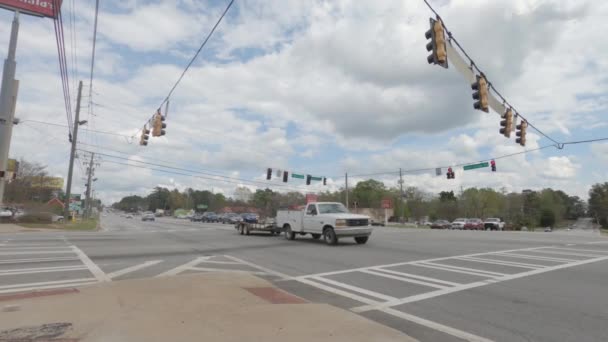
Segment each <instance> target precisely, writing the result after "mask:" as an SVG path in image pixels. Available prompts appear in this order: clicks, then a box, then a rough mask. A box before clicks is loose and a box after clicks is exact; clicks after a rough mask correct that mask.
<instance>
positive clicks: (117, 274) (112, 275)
mask: <svg viewBox="0 0 608 342" xmlns="http://www.w3.org/2000/svg"><path fill="white" fill-rule="evenodd" d="M161 262H163V261H162V260H150V261H146V262H144V263H142V264H139V265H135V266H131V267H127V268H123V269H122V270H118V271H114V272H112V273H108V278H110V279H114V278H118V277H120V276H123V275H125V274H127V273H131V272H135V271H139V270H141V269H143V268H146V267H149V266H154V265H156V264H160V263H161Z"/></svg>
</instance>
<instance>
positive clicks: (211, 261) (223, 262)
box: [203, 260, 239, 265]
mask: <svg viewBox="0 0 608 342" xmlns="http://www.w3.org/2000/svg"><path fill="white" fill-rule="evenodd" d="M203 263H205V264H222V265H238V264H239V263H238V262H236V261H216V260H205V261H203Z"/></svg>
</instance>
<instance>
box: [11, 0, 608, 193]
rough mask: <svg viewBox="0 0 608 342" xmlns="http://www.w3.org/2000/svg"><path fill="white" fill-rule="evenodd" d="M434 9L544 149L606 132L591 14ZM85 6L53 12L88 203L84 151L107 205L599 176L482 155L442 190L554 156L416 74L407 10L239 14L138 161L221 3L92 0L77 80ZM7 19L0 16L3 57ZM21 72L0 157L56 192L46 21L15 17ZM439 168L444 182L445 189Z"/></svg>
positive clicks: (420, 60)
mask: <svg viewBox="0 0 608 342" xmlns="http://www.w3.org/2000/svg"><path fill="white" fill-rule="evenodd" d="M429 2H430V3H431V5H433V7H434V8H435V9H436V10H437V11H438V13H440V15H441V17H442V19H443V21H444V22H445V24H446V26H447V27H448V28H449V30H450V31H451V33H452V34H453V36H454V37H455V38H456V39H457V40H458V42H459V43H460V45H461V46H462V47H463V48H464V49H465V50H466V52H467V54H468V55H469V56H470V57H471V58H472V59H473V60H474V61H475V64H476V65H477V66H478V67H479V68H480V69H482V70H483V72H484V74H485V75H486V76H487V78H488V80H489V81H490V82H491V83H492V84H493V85H494V86H495V87H496V88H497V89H498V90H499V91H500V92H501V93H502V94H503V95H504V96H505V98H507V100H508V102H509V103H511V104H512V105H513V106H514V107H515V108H516V109H517V111H518V112H519V113H521V114H522V115H523V116H524V117H525V118H527V120H529V122H531V123H532V124H534V125H535V126H536V127H538V128H540V129H541V130H542V131H543V132H544V133H546V134H547V135H549V136H550V137H552V138H553V139H555V140H557V141H559V142H566V141H573V140H584V139H592V138H600V137H606V136H608V133H607V132H606V128H607V127H608V115H607V114H608V40H607V39H605V35H604V33H605V32H608V21H606V20H604V19H605V18H606V17H608V3H607V2H606V1H602V0H586V1H580V0H576V1H566V0H546V1H536V0H500V1H499V0H486V1H484V0H429ZM94 3H95V2H94V0H64V2H63V7H62V11H63V19H64V30H65V44H66V54H67V60H68V69H69V72H70V75H69V78H70V80H69V82H70V96H71V100H72V108H73V109H74V108H75V107H76V104H75V103H76V94H77V87H78V81H79V80H82V81H83V84H84V87H83V89H84V90H83V97H82V111H81V119H82V120H87V121H88V123H87V124H86V125H84V126H81V130H80V132H79V137H78V141H79V146H78V148H79V152H78V157H79V158H78V160H77V165H76V166H75V178H74V190H73V193H82V192H84V183H85V180H84V177H85V174H84V171H85V170H86V163H87V162H88V158H89V154H88V152H86V151H92V152H96V153H97V154H96V158H95V168H96V172H95V177H96V178H97V181H96V182H95V183H94V189H95V196H96V197H98V198H101V199H102V200H103V201H104V202H105V203H108V204H109V203H112V202H114V201H118V200H120V198H121V197H123V196H127V195H133V194H138V195H147V194H148V193H150V192H151V191H152V189H153V188H154V187H156V186H164V187H168V188H171V189H173V188H177V189H179V190H183V189H185V188H188V187H191V188H194V189H201V190H205V189H206V190H212V191H214V192H221V193H224V194H225V195H226V196H232V195H233V193H234V190H235V188H236V187H237V186H241V185H242V186H247V187H249V188H250V189H252V190H255V189H258V188H265V187H270V188H272V189H275V190H280V191H301V192H314V191H324V190H336V189H338V188H340V187H343V186H344V182H345V177H344V175H345V173H348V174H349V185H350V186H354V184H356V182H358V181H361V180H365V179H368V178H370V177H372V178H374V179H377V180H380V181H383V182H384V183H385V184H386V186H387V187H396V186H398V180H399V169H400V168H401V169H402V170H403V180H404V186H406V187H407V186H415V187H418V188H419V189H421V190H423V191H425V192H428V193H438V192H440V191H444V190H447V191H450V190H453V191H455V192H458V191H460V190H461V189H463V188H467V187H472V186H475V187H489V188H493V189H495V190H504V191H521V190H522V189H533V190H540V189H543V188H546V187H552V188H555V189H561V190H564V191H566V192H567V193H569V194H572V195H577V196H580V197H582V198H587V193H588V191H589V188H590V186H591V185H592V184H594V183H598V182H605V181H606V180H607V179H608V171H607V170H608V143H606V142H598V143H592V144H580V145H568V146H566V147H565V148H563V149H561V150H560V149H557V148H554V147H550V148H545V149H542V150H538V151H532V152H530V153H526V154H519V155H515V156H512V157H508V158H502V159H497V160H496V163H497V172H491V171H490V170H489V169H488V168H484V169H480V170H474V171H463V169H462V167H455V168H454V171H455V173H456V178H455V179H450V180H448V179H446V176H445V167H447V166H450V165H460V164H463V163H474V162H477V161H480V160H488V159H490V158H493V157H499V156H503V155H507V154H512V153H517V152H522V151H525V150H534V149H537V148H539V147H543V146H547V145H551V144H552V142H551V141H550V140H548V139H547V138H545V137H543V136H541V135H540V134H538V133H537V132H534V131H533V130H529V131H528V136H527V144H526V146H525V147H522V146H520V145H518V144H517V143H516V142H515V137H514V134H512V136H511V138H510V139H507V138H505V137H503V136H502V135H500V134H499V133H498V130H499V128H500V125H499V122H500V120H501V119H500V114H502V113H495V112H493V111H490V113H484V112H481V111H478V110H475V109H473V102H474V101H473V99H472V98H471V94H472V90H471V87H470V84H469V83H468V81H467V80H465V79H464V78H463V77H462V76H461V75H460V74H459V73H458V72H457V71H456V70H455V69H454V68H453V67H452V68H448V69H444V68H441V67H439V66H436V65H430V64H428V62H427V59H426V57H427V55H428V52H427V51H426V48H425V46H426V44H427V40H426V39H425V32H426V31H427V30H428V28H429V18H430V17H431V16H433V13H432V12H431V11H430V10H429V9H428V8H427V7H426V5H425V4H424V2H423V1H422V0H382V1H358V0H332V1H321V0H272V1H269V0H236V1H235V2H234V5H233V6H232V8H231V9H230V11H229V12H228V14H227V15H226V17H225V18H224V20H223V21H222V23H221V24H220V25H219V27H218V29H217V31H216V32H215V34H214V35H213V36H212V37H211V39H210V40H209V42H208V44H207V45H206V46H205V48H204V49H203V50H202V52H201V54H200V55H199V57H198V59H197V60H196V61H195V62H194V64H193V65H192V67H191V68H190V69H189V70H188V72H187V73H186V74H185V76H184V78H183V80H182V81H181V83H179V85H178V86H177V88H176V89H175V91H174V93H173V94H172V96H171V98H170V105H169V108H168V112H167V113H166V114H167V119H166V124H167V128H166V132H167V133H166V135H165V136H163V137H160V138H152V137H151V138H150V141H149V144H148V146H145V147H142V146H139V134H140V133H139V132H140V131H141V129H142V126H143V125H144V123H145V122H146V121H147V120H148V119H149V118H150V117H151V116H152V115H153V114H154V112H155V111H156V109H157V108H158V107H159V105H160V104H161V103H162V102H163V100H164V99H165V97H166V96H167V94H168V93H169V90H170V89H171V87H172V86H173V84H174V83H175V82H176V80H177V79H178V77H179V76H180V74H181V73H182V71H183V70H184V68H185V66H186V65H187V64H188V62H189V61H190V59H191V58H192V56H193V55H194V53H195V52H196V50H197V49H198V48H199V46H200V44H201V43H202V41H203V40H204V38H205V37H206V35H207V34H208V32H209V31H210V30H211V28H212V27H213V25H214V24H215V22H216V21H217V19H218V18H219V16H220V15H221V13H222V11H223V10H224V9H225V7H226V6H227V4H228V1H227V0H226V1H224V0H222V1H220V0H205V1H203V0H197V1H195V0H122V1H118V0H106V1H101V5H100V10H99V16H98V20H99V24H98V37H97V42H96V59H95V66H94V77H93V82H92V83H91V82H90V80H89V77H90V68H91V52H92V43H93V22H94ZM12 17H13V14H12V12H10V11H7V10H3V9H0V47H1V48H0V56H2V58H5V56H6V53H7V51H6V48H7V46H8V39H9V34H10V23H11V20H12ZM17 63H18V65H17V79H19V81H20V88H19V98H18V101H17V109H16V116H17V117H18V118H19V119H20V120H21V121H22V123H21V124H19V125H18V126H15V127H14V130H13V140H12V144H11V150H10V156H11V157H12V158H24V159H26V160H28V161H32V162H38V163H42V164H44V165H47V170H48V172H49V173H50V174H51V175H53V176H57V177H64V178H66V176H67V169H68V159H69V151H70V144H69V142H68V129H67V127H62V126H61V125H64V126H67V124H68V120H67V118H66V113H65V107H64V104H63V94H62V88H61V79H60V76H59V64H58V58H57V47H56V41H55V36H54V30H53V22H52V20H51V19H41V18H36V17H28V16H21V28H20V32H19V41H18V50H17ZM163 113H165V112H164V107H163ZM28 120H31V121H29V122H28ZM36 121H43V122H48V123H54V124H58V125H59V126H51V125H46V124H41V123H39V122H36ZM90 130H96V131H104V132H110V133H113V135H112V134H100V133H95V132H92V131H90ZM120 135H123V136H120ZM117 157H119V158H117ZM120 158H122V159H120ZM144 163H149V164H144ZM122 164H130V165H136V166H127V165H122ZM151 164H161V165H164V166H170V167H172V168H173V169H167V168H163V167H161V166H153V165H151ZM137 166H139V167H137ZM436 167H444V169H443V170H442V171H443V172H442V175H441V176H436V175H435V171H434V169H435V168H436ZM151 168H153V169H155V170H152V169H151ZM267 168H272V169H273V170H277V169H280V170H288V171H289V172H294V173H299V174H311V175H313V176H319V177H326V178H327V185H326V186H323V185H322V184H320V183H319V182H315V184H313V185H311V186H306V185H305V183H304V182H303V181H301V180H296V179H290V181H289V182H288V183H282V182H281V180H280V179H277V178H276V177H275V176H273V179H272V180H271V181H267V180H266V169H267ZM159 169H163V170H166V171H167V170H168V171H171V172H172V173H168V172H161V171H159ZM419 169H429V170H426V171H413V170H419ZM367 174H374V175H373V176H364V175H367Z"/></svg>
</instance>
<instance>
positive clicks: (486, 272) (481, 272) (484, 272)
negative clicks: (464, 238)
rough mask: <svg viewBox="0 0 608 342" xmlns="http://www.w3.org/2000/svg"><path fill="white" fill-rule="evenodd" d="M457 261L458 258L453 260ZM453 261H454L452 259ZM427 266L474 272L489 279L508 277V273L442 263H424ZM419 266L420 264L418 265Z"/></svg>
mask: <svg viewBox="0 0 608 342" xmlns="http://www.w3.org/2000/svg"><path fill="white" fill-rule="evenodd" d="M453 259H456V258H453ZM450 260H452V259H450ZM424 264H425V265H432V266H439V267H445V268H451V269H455V270H461V271H467V272H473V273H477V274H485V275H487V276H489V277H494V278H496V277H502V276H506V275H507V273H499V272H491V271H485V270H480V269H477V268H470V267H462V266H454V265H450V264H440V263H435V262H428V261H427V262H424ZM418 265H419V264H418Z"/></svg>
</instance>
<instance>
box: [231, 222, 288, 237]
mask: <svg viewBox="0 0 608 342" xmlns="http://www.w3.org/2000/svg"><path fill="white" fill-rule="evenodd" d="M234 228H236V231H237V232H238V233H239V234H241V235H249V234H251V233H252V232H268V233H270V235H275V234H276V235H279V234H281V232H283V228H282V227H277V225H276V223H275V222H274V221H273V222H259V223H248V222H238V223H237V224H235V225H234Z"/></svg>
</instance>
